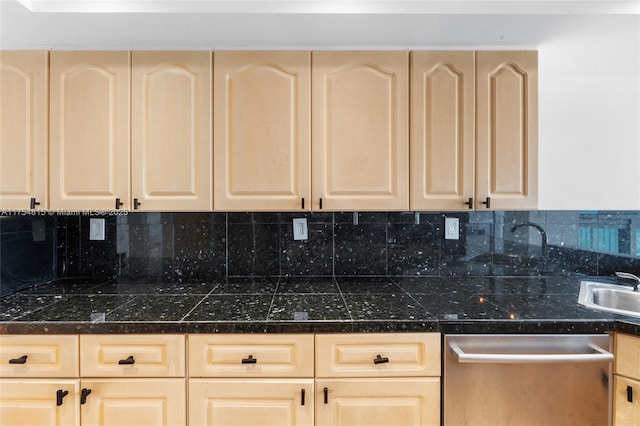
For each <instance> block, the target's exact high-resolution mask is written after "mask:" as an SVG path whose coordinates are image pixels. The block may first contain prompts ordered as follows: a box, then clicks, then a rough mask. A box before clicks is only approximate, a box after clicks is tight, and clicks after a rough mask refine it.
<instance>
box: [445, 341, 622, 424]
mask: <svg viewBox="0 0 640 426" xmlns="http://www.w3.org/2000/svg"><path fill="white" fill-rule="evenodd" d="M503 337H504V336H503ZM517 337H518V338H522V336H517ZM598 337H601V336H598ZM475 338H477V336H475ZM604 338H606V339H607V340H604V341H605V342H606V343H605V344H604V345H603V344H602V342H603V340H602V339H601V340H600V345H598V346H599V347H596V348H595V349H594V350H593V352H594V355H595V356H596V357H597V356H598V355H599V354H601V347H602V346H604V349H609V344H608V336H604ZM504 343H505V342H504V341H503V342H502V343H501V344H504ZM519 343H520V342H518V341H517V340H516V341H513V343H511V344H509V346H510V347H509V348H508V351H511V352H512V353H517V352H518V348H520V347H521V346H526V344H523V345H520V344H519ZM527 344H528V343H527ZM461 345H462V344H461ZM590 345H591V343H587V344H585V346H586V348H587V350H589V348H590ZM453 346H454V347H455V346H456V345H455V344H454V345H453ZM444 348H445V371H444V400H443V405H444V412H443V418H444V425H445V426H577V425H580V426H589V425H593V426H607V425H609V424H610V418H611V416H610V401H611V362H610V361H608V360H600V361H598V360H596V361H593V362H584V361H581V362H570V361H564V362H560V361H551V362H547V361H541V362H526V361H522V362H514V361H507V362H500V361H497V362H491V361H480V362H479V363H478V362H459V360H458V358H459V357H458V355H457V354H456V353H455V352H454V350H452V349H451V347H450V345H449V342H447V337H445V345H444ZM529 349H530V348H529ZM547 349H548V348H547ZM488 352H491V351H488ZM497 352H502V351H497ZM541 353H542V351H540V352H538V353H536V354H535V356H539V355H541ZM555 355H557V354H555ZM564 355H565V354H561V357H562V356H564Z"/></svg>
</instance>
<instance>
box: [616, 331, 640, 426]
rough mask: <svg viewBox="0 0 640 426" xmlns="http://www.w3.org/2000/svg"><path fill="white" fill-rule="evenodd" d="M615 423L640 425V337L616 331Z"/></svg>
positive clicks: (617, 424) (630, 425) (626, 425)
mask: <svg viewBox="0 0 640 426" xmlns="http://www.w3.org/2000/svg"><path fill="white" fill-rule="evenodd" d="M615 338H616V343H615V347H616V349H615V350H616V354H615V355H616V357H615V373H616V375H615V378H614V394H613V425H614V426H640V337H637V336H631V335H628V334H623V333H616V337H615Z"/></svg>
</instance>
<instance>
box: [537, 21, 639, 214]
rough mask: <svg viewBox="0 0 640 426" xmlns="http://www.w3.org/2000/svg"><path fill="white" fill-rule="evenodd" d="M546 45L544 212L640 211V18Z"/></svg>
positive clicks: (579, 25)
mask: <svg viewBox="0 0 640 426" xmlns="http://www.w3.org/2000/svg"><path fill="white" fill-rule="evenodd" d="M591 18H592V19H589V20H587V19H584V18H577V17H576V19H575V21H580V22H575V25H573V26H572V27H571V31H568V32H567V33H566V34H556V35H555V36H554V37H553V38H551V39H548V40H544V41H542V42H541V43H540V44H539V45H538V49H539V51H540V53H539V55H540V57H539V73H540V87H539V95H540V108H539V114H540V127H539V134H540V178H539V182H540V199H539V207H540V209H586V210H589V209H593V210H596V209H601V210H605V209H635V210H637V209H640V17H638V16H624V17H621V16H611V15H609V16H594V17H591Z"/></svg>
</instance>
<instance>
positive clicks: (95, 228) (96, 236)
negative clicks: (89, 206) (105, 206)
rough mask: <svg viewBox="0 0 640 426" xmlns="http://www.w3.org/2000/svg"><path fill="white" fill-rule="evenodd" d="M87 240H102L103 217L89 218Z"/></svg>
mask: <svg viewBox="0 0 640 426" xmlns="http://www.w3.org/2000/svg"><path fill="white" fill-rule="evenodd" d="M89 240H92V241H104V219H101V218H91V219H89Z"/></svg>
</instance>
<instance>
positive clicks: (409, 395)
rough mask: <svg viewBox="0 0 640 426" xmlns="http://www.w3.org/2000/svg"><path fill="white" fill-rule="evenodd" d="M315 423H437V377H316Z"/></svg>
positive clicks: (376, 425) (374, 425)
mask: <svg viewBox="0 0 640 426" xmlns="http://www.w3.org/2000/svg"><path fill="white" fill-rule="evenodd" d="M316 425H317V426H341V425H349V426H389V425H403V426H410V425H415V426H418V425H420V426H439V425H440V379H438V378H422V379H410V378H407V379H318V380H316Z"/></svg>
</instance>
